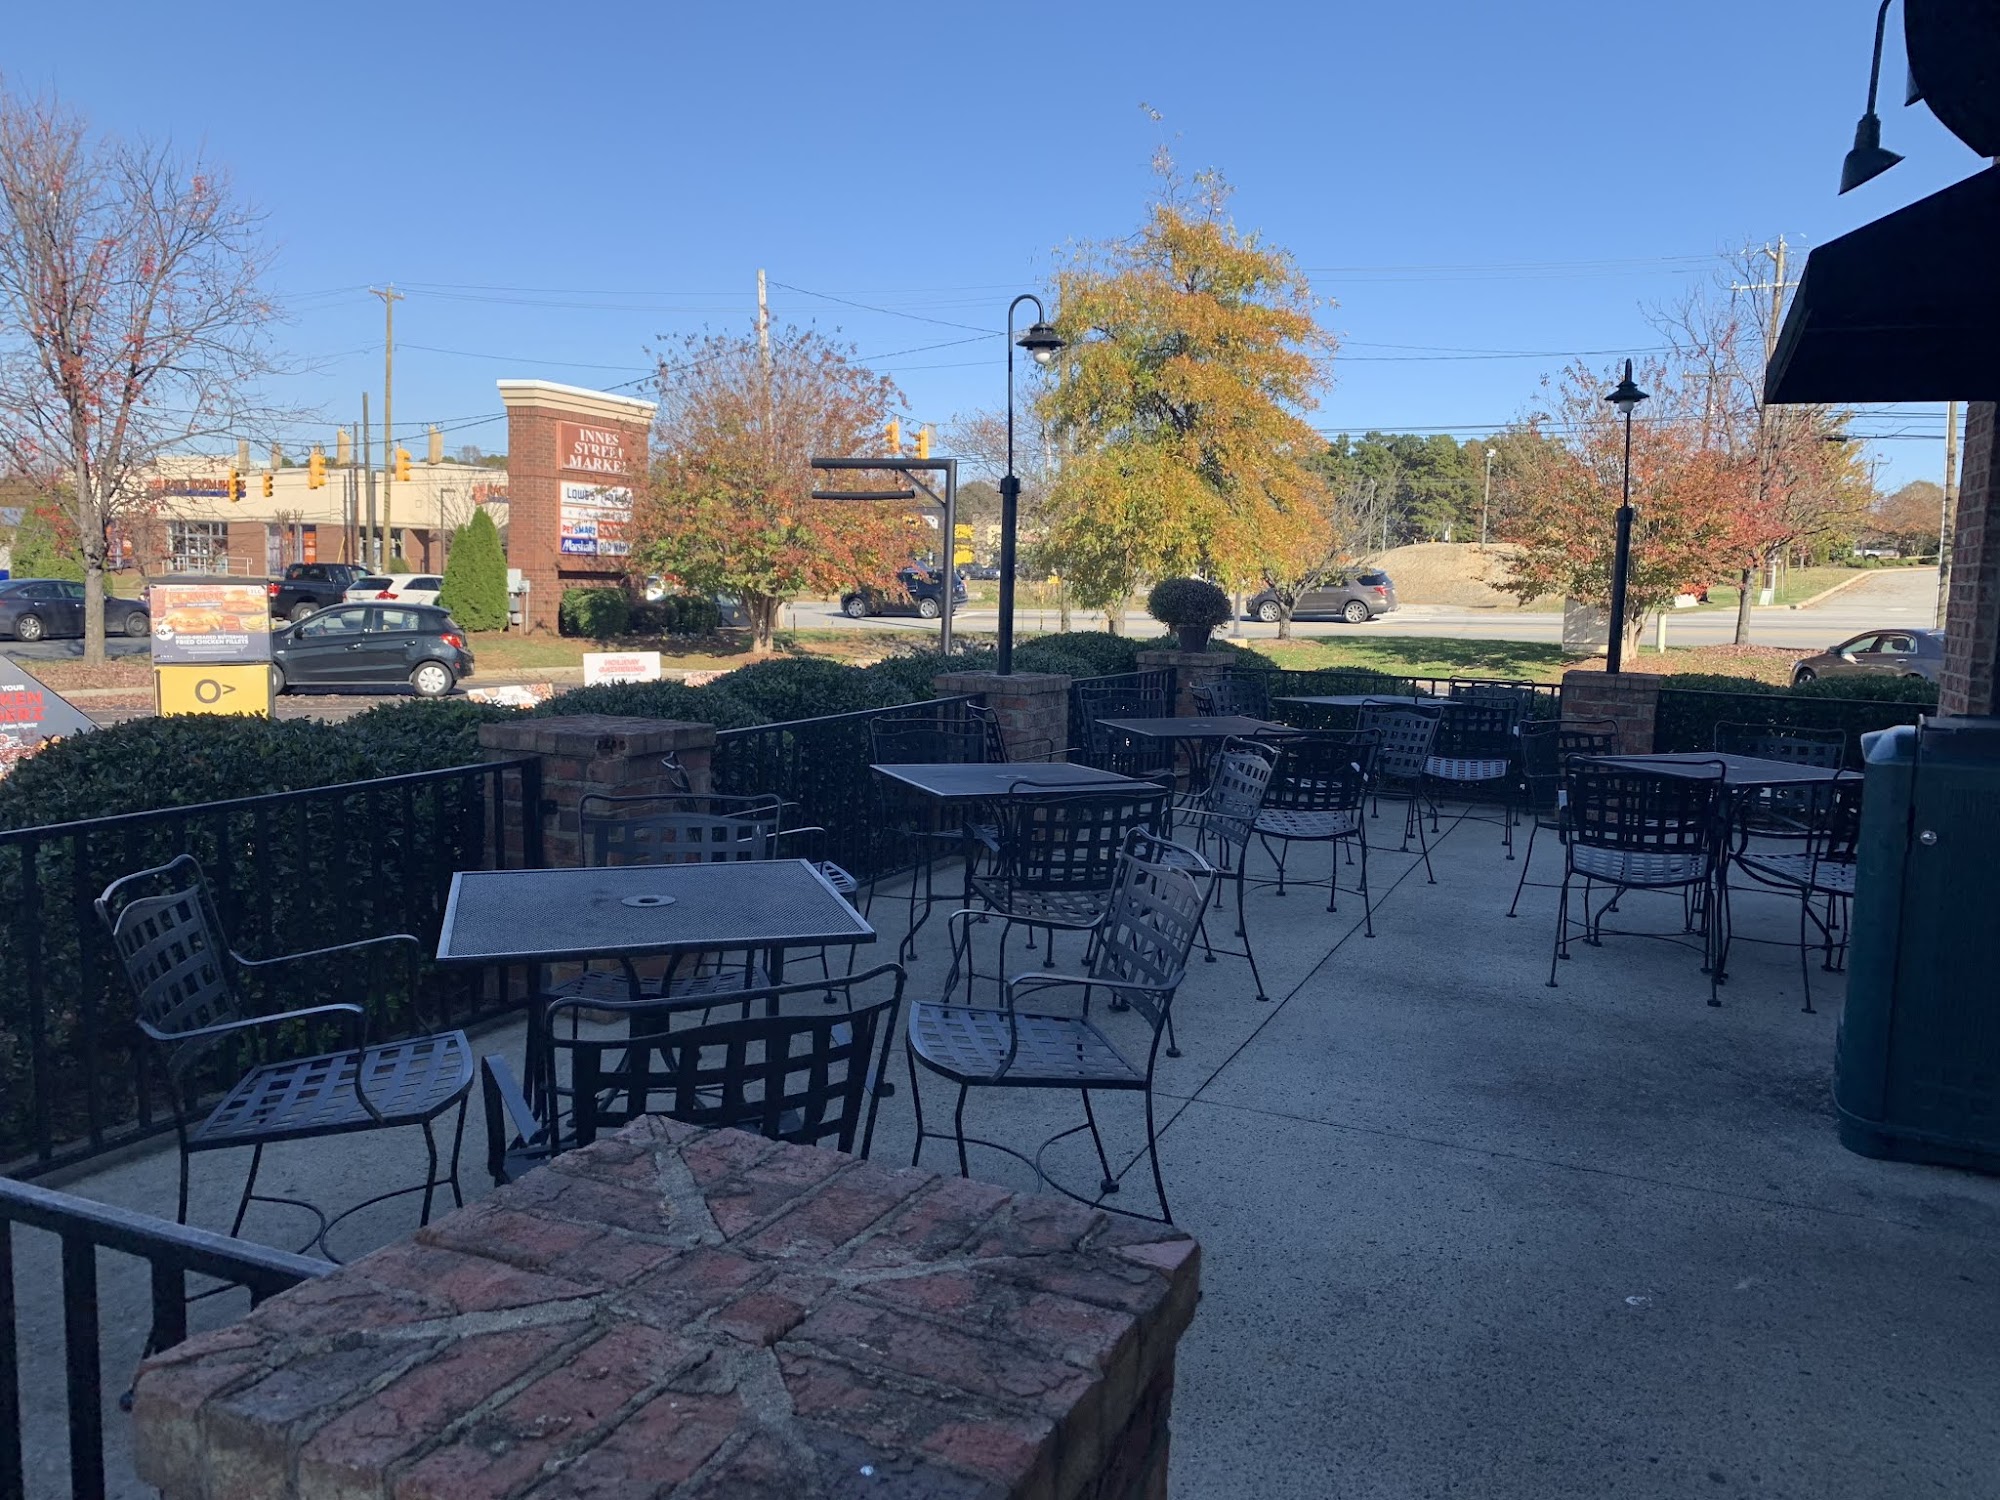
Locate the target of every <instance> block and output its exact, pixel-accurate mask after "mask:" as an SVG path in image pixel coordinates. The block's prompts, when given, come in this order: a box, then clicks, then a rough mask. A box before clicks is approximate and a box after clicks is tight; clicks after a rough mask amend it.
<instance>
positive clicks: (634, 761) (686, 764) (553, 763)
mask: <svg viewBox="0 0 2000 1500" xmlns="http://www.w3.org/2000/svg"><path fill="white" fill-rule="evenodd" d="M479 746H480V753H481V754H482V755H483V756H484V758H485V759H487V760H489V761H495V760H519V759H521V758H523V757H525V756H534V757H536V758H537V759H539V760H540V761H541V763H542V808H541V816H542V850H543V856H544V860H545V862H546V863H547V864H548V865H550V866H552V867H560V866H567V865H577V864H582V863H583V862H584V861H583V857H582V855H583V845H582V842H581V828H582V818H581V813H580V808H581V805H582V802H583V799H584V798H585V797H586V796H590V795H593V794H596V795H601V796H607V797H644V796H657V795H660V794H662V793H666V792H671V791H674V790H676V787H675V782H674V777H673V776H672V774H671V773H670V772H669V771H668V770H667V765H666V758H667V756H669V755H672V756H673V757H674V758H675V759H676V760H677V761H678V762H679V763H680V766H681V769H682V770H683V771H684V772H685V773H686V774H687V778H688V781H689V784H690V785H691V787H692V788H693V790H695V791H697V792H706V791H707V790H708V787H709V780H708V777H709V761H710V758H711V756H712V755H713V754H714V751H715V726H714V725H713V724H688V723H683V722H681V721H679V720H676V719H628V718H618V717H614V716H612V715H609V714H571V715H567V716H565V717H562V718H555V719H530V718H525V717H524V718H522V719H520V720H518V721H516V722H512V723H501V724H482V725H481V726H480V729H479ZM505 817H506V818H507V819H508V820H509V826H508V828H507V830H506V833H507V842H508V852H509V857H510V862H511V863H513V864H516V865H518V864H519V853H520V844H519V839H520V828H519V826H518V814H517V812H516V810H515V805H513V804H510V805H509V807H508V808H507V810H506V814H505Z"/></svg>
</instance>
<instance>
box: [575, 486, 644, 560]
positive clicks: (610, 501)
mask: <svg viewBox="0 0 2000 1500" xmlns="http://www.w3.org/2000/svg"><path fill="white" fill-rule="evenodd" d="M561 503H562V512H561V516H560V527H561V546H562V550H563V552H564V554H565V555H566V556H570V557H623V556H625V555H626V554H627V553H628V552H630V551H631V550H632V549H631V543H630V542H629V541H628V540H627V536H626V533H627V531H628V529H629V528H630V526H631V524H632V492H631V491H630V490H629V489H626V488H625V487H624V486H622V485H608V486H607V485H600V484H574V483H572V482H570V481H569V480H564V481H563V482H562V497H561Z"/></svg>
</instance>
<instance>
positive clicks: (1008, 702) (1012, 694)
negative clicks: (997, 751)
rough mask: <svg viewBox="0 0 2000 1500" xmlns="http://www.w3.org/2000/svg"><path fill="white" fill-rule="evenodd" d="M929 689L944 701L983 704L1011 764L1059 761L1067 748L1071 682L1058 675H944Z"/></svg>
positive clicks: (1040, 673) (989, 673)
mask: <svg viewBox="0 0 2000 1500" xmlns="http://www.w3.org/2000/svg"><path fill="white" fill-rule="evenodd" d="M931 686H932V688H933V690H934V691H935V692H936V693H937V695H938V696H939V697H940V698H958V697H962V696H964V695H966V694H968V693H977V694H979V695H980V696H982V697H983V698H985V700H986V706H987V707H988V708H990V709H992V710H993V712H994V713H995V714H996V715H998V717H999V719H1000V735H1001V738H1003V739H1004V740H1006V742H1007V754H1008V757H1009V758H1010V759H1013V760H1047V759H1049V758H1050V757H1051V755H1053V756H1055V757H1056V758H1058V759H1059V758H1060V757H1061V755H1062V752H1063V751H1064V750H1066V749H1068V748H1069V678H1067V677H1065V676H1064V675H1063V674H1062V673H1060V672H1012V673H1009V674H1008V675H1007V676H1005V677H1002V676H1001V675H1000V674H999V673H998V672H940V673H939V674H938V675H937V676H936V677H933V678H932V679H931Z"/></svg>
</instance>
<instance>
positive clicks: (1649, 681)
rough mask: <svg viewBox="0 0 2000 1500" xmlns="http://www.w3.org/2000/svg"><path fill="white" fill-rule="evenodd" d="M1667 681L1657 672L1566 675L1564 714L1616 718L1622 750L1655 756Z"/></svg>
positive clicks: (1582, 717) (1572, 673) (1630, 753)
mask: <svg viewBox="0 0 2000 1500" xmlns="http://www.w3.org/2000/svg"><path fill="white" fill-rule="evenodd" d="M1665 684H1666V679H1665V678H1663V677H1661V676H1660V675H1659V674H1658V673H1657V672H1565V673H1563V691H1562V715H1563V717H1564V718H1565V719H1616V720H1617V721H1618V749H1619V752H1620V753H1621V754H1624V755H1651V754H1652V753H1653V730H1654V726H1655V723H1656V721H1657V720H1658V719H1659V716H1660V689H1661V688H1662V687H1663V686H1665Z"/></svg>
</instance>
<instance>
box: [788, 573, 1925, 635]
mask: <svg viewBox="0 0 2000 1500" xmlns="http://www.w3.org/2000/svg"><path fill="white" fill-rule="evenodd" d="M1936 607H1937V569H1935V568H1885V569H1883V570H1882V571H1881V572H1879V573H1871V574H1868V575H1866V576H1865V577H1864V578H1863V579H1862V581H1861V582H1859V583H1856V584H1853V585H1851V586H1849V587H1848V588H1845V589H1843V590H1841V591H1840V592H1839V593H1838V594H1836V595H1834V596H1833V597H1832V598H1831V599H1828V600H1827V601H1826V602H1825V603H1823V604H1816V605H1813V606H1812V607H1811V608H1808V609H1793V608H1790V607H1789V606H1772V607H1770V608H1766V609H1755V608H1753V609H1752V610H1751V611H1750V640H1751V643H1752V644H1753V645H1759V646H1790V647H1795V648H1798V649H1801V650H1806V649H1810V650H1821V649H1824V648H1825V647H1827V646H1830V645H1832V644H1833V643H1834V642H1836V641H1839V640H1842V639H1844V638H1845V637H1847V636H1850V635H1853V634H1855V633H1856V632H1858V631H1862V630H1867V629H1869V628H1870V627H1875V626H1887V625H1910V626H1925V625H1929V624H1931V623H1932V621H1933V619H1934V615H1935V610H1936ZM785 615H786V618H785V620H784V622H783V623H784V625H785V627H786V628H787V629H798V630H837V629H847V630H876V631H885V632H895V633H902V634H915V635H934V634H936V632H937V628H938V627H937V624H936V622H935V621H932V620H916V619H907V618H886V619H885V618H880V617H875V618H870V619H867V620H850V619H848V618H847V617H846V616H845V615H843V614H842V613H841V612H840V607H839V605H838V604H837V603H835V602H832V601H827V602H821V603H811V602H804V601H801V602H800V603H798V604H796V605H793V606H790V607H788V608H787V610H786V611H785ZM1101 618H1102V617H1101V616H1099V615H1096V614H1094V613H1085V612H1083V611H1080V610H1079V611H1077V612H1075V613H1074V614H1073V615H1072V616H1071V622H1072V624H1074V625H1075V626H1077V627H1078V628H1079V629H1084V630H1088V629H1092V628H1095V627H1096V626H1097V625H1098V623H1099V621H1100V620H1101ZM998 619H999V616H998V612H997V611H995V610H993V609H991V608H987V607H981V606H974V607H972V608H968V609H962V610H960V611H959V612H958V614H957V616H956V617H955V620H954V624H955V626H956V628H957V629H960V630H965V631H973V632H982V633H990V632H992V631H993V630H995V629H997V628H998ZM1015 622H1016V625H1017V627H1018V628H1020V629H1022V630H1024V631H1033V632H1035V633H1038V634H1039V633H1040V632H1042V631H1045V630H1054V629H1056V628H1057V617H1056V614H1055V612H1054V611H1053V610H1036V609H1024V610H1019V611H1017V612H1016V613H1015ZM1125 628H1126V630H1127V631H1128V632H1129V633H1131V634H1133V635H1141V636H1152V635H1157V634H1159V633H1160V627H1159V625H1158V624H1157V623H1156V622H1155V621H1154V620H1153V619H1152V618H1151V617H1149V616H1147V615H1145V614H1142V613H1134V614H1129V615H1127V616H1126V617H1125ZM1370 631H1373V632H1375V633H1376V634H1378V635H1417V636H1453V637H1458V638H1462V639H1469V640H1485V641H1542V642H1547V643H1550V644H1555V643H1558V642H1560V641H1561V640H1562V616H1561V615H1559V614H1541V613H1529V612H1527V611H1524V610H1510V609H1461V608H1457V607H1454V606H1450V605H1443V604H1410V605H1405V606H1404V607H1403V608H1401V609H1399V610H1397V611H1396V612H1395V613H1394V614H1392V615H1387V616H1384V617H1383V618H1381V619H1379V620H1371V621H1370V622H1369V623H1368V624H1366V625H1347V624H1343V623H1341V622H1339V621H1325V620H1310V621H1299V622H1296V623H1295V624H1294V625H1293V626H1292V633H1293V634H1294V635H1297V636H1348V635H1352V636H1354V637H1355V638H1357V639H1365V638H1366V636H1367V634H1368V632H1370ZM1277 633H1278V627H1277V626H1275V625H1263V624H1259V623H1257V622H1256V621H1251V620H1245V621H1242V622H1241V626H1240V633H1238V634H1235V635H1232V636H1231V637H1230V639H1232V640H1240V641H1255V640H1270V639H1273V638H1274V637H1276V635H1277ZM1735 634H1736V611H1735V610H1733V609H1688V610H1677V611H1675V612H1674V613H1673V614H1672V615H1671V616H1669V617H1668V622H1667V644H1668V645H1670V646H1720V645H1727V644H1728V643H1729V642H1730V641H1731V640H1733V639H1734V638H1735ZM1652 639H1653V638H1652V635H1651V633H1650V632H1648V634H1647V637H1646V640H1647V644H1648V645H1650V644H1651V643H1652Z"/></svg>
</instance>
